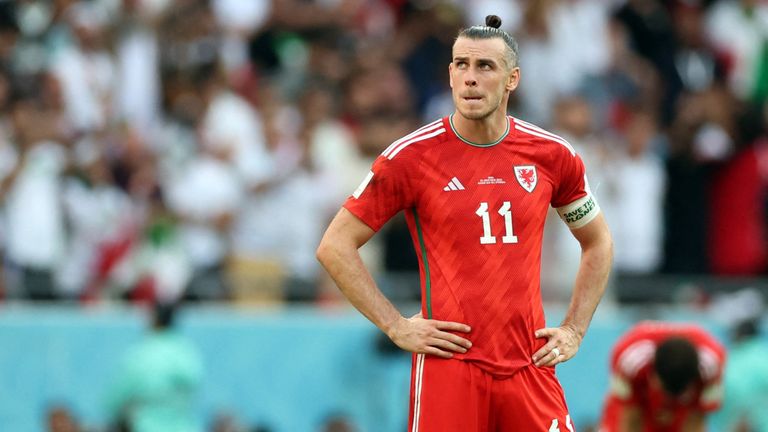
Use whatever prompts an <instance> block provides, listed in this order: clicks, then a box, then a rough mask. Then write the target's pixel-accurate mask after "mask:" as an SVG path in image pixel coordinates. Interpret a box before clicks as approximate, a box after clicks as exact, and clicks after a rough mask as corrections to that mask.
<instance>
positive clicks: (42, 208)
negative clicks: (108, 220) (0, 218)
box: [2, 76, 70, 300]
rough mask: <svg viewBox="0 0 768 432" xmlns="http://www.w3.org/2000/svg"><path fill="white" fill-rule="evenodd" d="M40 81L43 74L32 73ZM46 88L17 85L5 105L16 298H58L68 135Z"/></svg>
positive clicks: (9, 246)
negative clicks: (7, 106) (9, 145)
mask: <svg viewBox="0 0 768 432" xmlns="http://www.w3.org/2000/svg"><path fill="white" fill-rule="evenodd" d="M36 78H37V79H39V80H40V82H44V78H45V77H44V76H43V77H36ZM49 90H51V87H46V86H43V87H38V83H36V82H34V81H32V80H29V81H24V82H20V83H16V86H15V89H14V94H13V96H12V101H11V103H10V125H11V133H12V142H13V147H12V148H11V149H9V150H10V151H9V152H8V153H7V154H6V156H9V157H10V158H11V160H10V161H8V162H11V164H12V166H13V169H12V170H11V171H10V172H9V173H7V175H6V177H5V178H4V180H3V187H2V191H3V195H4V196H3V198H4V210H5V220H4V223H5V229H4V232H5V233H6V235H7V238H6V253H7V255H6V256H7V258H8V261H9V264H10V267H11V268H10V271H12V272H13V274H12V275H11V276H10V277H11V280H10V281H9V291H13V292H14V293H15V294H13V295H14V296H16V297H21V298H27V299H32V300H53V299H56V298H59V297H60V293H59V292H58V289H57V287H56V283H55V280H54V274H55V271H56V269H57V268H58V266H59V265H60V264H61V262H62V258H63V254H64V251H65V242H66V226H65V219H64V208H63V205H62V199H61V190H62V182H63V178H64V175H65V173H66V172H67V170H68V168H69V166H70V157H69V151H68V144H69V141H70V140H69V137H68V133H67V130H66V129H67V128H66V123H65V122H64V119H63V115H62V111H61V108H60V105H59V104H58V103H57V102H56V100H55V99H56V96H55V95H54V94H53V93H52V92H51V91H49Z"/></svg>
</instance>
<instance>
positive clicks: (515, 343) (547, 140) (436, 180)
mask: <svg viewBox="0 0 768 432" xmlns="http://www.w3.org/2000/svg"><path fill="white" fill-rule="evenodd" d="M508 120H509V122H508V127H507V132H506V133H505V134H504V135H503V136H502V138H500V139H499V140H498V141H497V142H495V143H492V144H487V145H478V144H474V143H471V142H469V141H467V140H465V139H463V138H462V137H461V136H460V135H459V134H458V133H457V132H456V131H455V129H454V128H453V125H452V121H451V118H450V117H445V118H443V119H440V120H437V121H435V122H433V123H430V124H428V125H426V126H424V127H422V128H421V129H418V130H416V131H415V132H413V133H411V134H409V135H406V136H405V137H403V138H401V139H399V140H397V141H395V142H394V143H392V145H390V146H389V147H388V148H387V149H386V150H385V151H384V152H383V153H382V154H381V156H379V157H378V158H377V159H376V161H375V162H374V164H373V167H372V169H371V172H370V173H369V174H368V176H367V177H366V178H365V180H364V181H363V182H362V184H361V185H360V187H358V189H357V190H356V191H355V192H354V194H353V195H352V196H351V197H350V198H349V199H348V200H347V201H346V202H345V204H344V207H345V208H346V209H347V210H349V211H350V212H351V213H352V214H354V215H355V216H357V217H358V218H359V219H360V220H362V221H363V222H364V223H365V224H367V225H368V226H370V227H371V228H372V229H373V230H375V231H378V230H379V229H380V228H381V226H382V225H384V223H385V222H387V221H388V220H389V219H390V218H391V217H392V216H394V215H395V214H396V213H397V212H399V211H400V210H405V214H406V220H407V223H408V227H409V229H410V233H411V237H412V239H413V243H414V247H415V249H416V252H417V255H418V257H419V266H420V275H421V298H422V313H423V315H424V316H425V317H428V318H433V319H438V320H446V321H456V322H461V323H466V324H468V325H470V326H471V327H472V332H471V334H470V335H469V336H468V337H469V339H470V340H471V341H472V344H473V345H472V348H471V349H470V350H469V351H468V352H467V353H466V354H455V355H454V358H457V359H463V360H466V361H472V362H476V363H477V365H478V366H479V367H481V368H483V369H484V370H486V371H488V372H489V373H492V374H495V375H499V376H508V375H511V374H513V373H514V372H515V371H516V370H518V369H519V368H521V367H524V366H527V365H529V364H531V356H532V355H533V353H534V352H535V351H536V350H537V349H538V348H540V347H541V346H542V345H543V344H544V343H545V340H543V339H536V338H535V337H534V331H535V330H536V329H539V328H542V327H544V326H545V319H544V311H543V307H542V304H541V293H540V287H539V276H540V266H541V242H542V236H543V231H544V220H545V218H546V216H547V210H548V208H549V206H550V205H552V206H553V207H555V208H557V209H558V212H559V214H560V216H561V217H562V218H563V219H564V220H565V221H566V223H568V224H569V225H570V226H571V227H574V228H578V227H580V226H582V225H584V224H586V223H587V222H589V221H590V220H592V218H594V217H595V215H597V213H598V212H599V207H598V206H597V203H596V202H595V200H594V199H593V198H592V194H591V193H590V191H589V187H588V185H587V180H586V175H585V169H584V164H583V163H582V161H581V159H580V158H579V156H578V155H577V154H576V152H575V151H574V150H573V148H572V147H571V146H570V144H568V142H566V141H565V140H564V139H562V138H560V137H558V136H556V135H554V134H551V133H549V132H547V131H545V130H543V129H540V128H538V127H536V126H534V125H531V124H530V123H526V122H523V121H521V120H519V119H516V118H512V117H509V118H508Z"/></svg>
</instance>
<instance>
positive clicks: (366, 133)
mask: <svg viewBox="0 0 768 432" xmlns="http://www.w3.org/2000/svg"><path fill="white" fill-rule="evenodd" d="M488 13H494V14H497V15H499V16H501V17H502V19H503V25H502V28H504V29H506V30H507V31H509V32H510V33H511V34H513V35H514V36H515V37H516V38H517V39H518V41H519V44H520V65H521V68H522V83H521V86H520V88H519V89H518V91H517V92H515V93H514V94H513V97H512V99H513V100H512V102H511V106H510V113H511V114H512V115H514V116H517V117H520V118H523V119H525V120H528V121H530V122H533V123H536V124H538V125H540V126H542V127H545V128H547V129H549V130H552V131H554V132H556V133H558V134H559V135H561V136H563V137H565V138H567V139H568V140H569V141H570V142H571V144H573V146H574V147H575V148H576V149H577V151H578V152H579V153H580V154H581V155H582V157H583V158H584V160H585V163H586V165H587V169H588V172H589V174H590V183H591V185H592V189H593V191H595V193H596V195H597V197H598V199H599V201H600V203H601V206H602V208H603V209H604V211H605V214H606V217H607V219H608V221H609V224H610V225H611V228H612V231H613V234H614V237H615V246H616V248H615V250H616V269H617V271H618V272H619V273H620V274H656V273H687V274H688V273H702V274H720V275H746V276H749V275H761V274H764V273H765V271H766V269H767V268H768V265H767V264H768V241H766V239H768V233H767V232H766V222H767V221H768V219H767V218H766V210H768V200H766V187H768V104H766V99H767V98H768V2H765V1H761V0H719V1H717V0H709V1H707V0H698V1H697V0H669V1H662V0H625V1H622V0H580V1H574V0H538V1H530V0H529V1H525V0H518V1H502V0H469V1H458V0H279V1H277V0H275V1H269V0H258V1H239V0H208V1H205V0H90V1H88V0H80V1H75V0H54V1H42V0H21V1H0V200H1V201H0V208H2V223H1V224H0V227H1V228H0V249H1V250H2V254H3V277H2V281H3V284H2V293H3V296H4V297H5V298H9V299H35V300H51V299H65V300H74V301H86V302H88V301H96V300H99V299H126V300H134V301H141V300H162V301H176V300H184V301H194V300H229V299H235V300H239V301H244V302H259V301H273V300H275V301H281V300H309V301H323V300H324V299H327V298H331V297H333V294H331V293H332V292H333V290H332V289H331V288H327V287H329V286H330V284H329V283H328V281H325V280H324V279H323V278H322V276H321V274H322V273H321V272H320V269H319V266H318V264H317V262H316V260H315V258H314V250H315V247H316V245H317V243H318V241H319V238H320V236H321V235H322V231H323V229H324V227H325V225H326V224H327V222H328V221H329V220H330V218H331V217H332V216H333V214H334V213H335V212H336V211H337V209H338V208H339V206H340V205H341V203H342V202H343V200H344V199H345V197H346V196H348V194H349V193H350V192H351V191H352V190H354V189H355V187H356V186H357V184H358V182H359V181H360V180H361V179H362V178H363V177H364V175H365V173H366V172H367V171H368V169H369V166H370V164H371V162H372V161H373V159H375V157H376V156H377V155H378V154H379V153H380V152H381V151H382V150H383V149H384V148H386V147H387V146H388V145H389V144H390V143H391V142H392V141H394V140H395V139H397V138H398V137H400V136H402V135H404V134H406V133H408V132H409V131H411V130H413V129H415V128H417V127H418V126H420V125H422V124H424V123H426V122H428V121H432V120H434V119H436V118H439V117H441V116H444V115H447V114H449V113H450V112H452V100H451V96H450V91H449V88H448V85H447V76H448V74H447V65H448V63H449V61H450V58H451V45H452V43H453V40H454V37H455V35H456V33H457V31H458V29H460V28H462V27H465V26H469V25H474V24H480V23H483V22H484V17H485V15H486V14H488ZM561 225H562V224H559V225H558V224H553V225H552V226H551V227H549V229H548V235H547V237H546V238H547V239H548V240H547V244H546V246H545V255H544V259H545V263H544V266H545V268H553V267H552V266H553V265H556V266H557V268H569V267H570V268H571V269H575V266H576V265H577V260H578V252H576V253H574V248H577V247H578V246H577V244H575V242H573V241H572V240H571V239H568V238H567V236H566V235H564V232H565V228H564V227H562V226H561ZM404 233H405V230H404V229H403V221H400V220H395V221H393V222H392V223H391V224H390V225H389V226H388V227H387V228H386V229H385V231H384V232H383V233H382V235H380V236H377V237H376V240H375V244H374V245H372V247H370V248H368V249H367V250H366V257H365V258H366V259H367V260H369V261H370V264H371V265H372V267H373V268H374V269H377V271H379V272H381V274H387V275H393V276H392V277H391V278H389V279H388V280H389V284H387V282H386V281H385V282H383V286H384V287H385V289H388V290H395V289H396V288H395V286H399V285H401V283H400V282H399V279H398V278H397V275H398V274H401V273H403V272H405V273H407V272H409V271H413V270H414V269H415V268H416V267H415V266H416V261H415V258H414V256H413V251H412V246H411V243H410V240H408V239H407V238H404V235H406V236H407V234H404ZM547 261H549V262H550V263H551V264H550V265H549V266H548V264H547ZM574 271H575V270H574ZM555 273H557V274H553V275H544V278H543V282H544V284H545V288H547V287H553V288H552V289H553V290H554V291H555V292H557V287H558V286H561V285H564V284H567V281H568V280H570V279H571V277H570V276H568V272H565V271H563V272H555ZM563 275H564V276H563ZM385 279H386V278H385ZM411 283H416V282H415V281H414V282H411ZM547 289H548V288H547ZM409 292H410V294H405V295H411V296H414V297H415V296H417V295H418V292H414V290H410V291H409ZM390 294H391V293H390Z"/></svg>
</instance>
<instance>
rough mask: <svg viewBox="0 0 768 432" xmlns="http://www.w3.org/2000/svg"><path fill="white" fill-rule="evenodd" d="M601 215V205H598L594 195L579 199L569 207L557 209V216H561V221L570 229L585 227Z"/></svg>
mask: <svg viewBox="0 0 768 432" xmlns="http://www.w3.org/2000/svg"><path fill="white" fill-rule="evenodd" d="M599 213H600V205H598V204H597V200H596V199H595V198H594V197H593V196H592V194H587V196H585V197H583V198H579V199H577V200H576V201H574V202H572V203H570V204H568V205H565V206H563V207H558V208H557V214H559V215H560V219H562V220H563V222H565V224H566V225H568V228H570V229H575V228H581V227H583V226H584V225H586V224H588V223H589V222H590V221H591V220H592V219H594V218H595V216H597V215H598V214H599Z"/></svg>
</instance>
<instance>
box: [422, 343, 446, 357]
mask: <svg viewBox="0 0 768 432" xmlns="http://www.w3.org/2000/svg"><path fill="white" fill-rule="evenodd" d="M422 352H423V353H424V354H429V355H433V356H436V357H440V358H446V359H448V358H451V357H453V354H452V353H450V352H448V351H443V350H441V349H440V348H437V347H433V346H428V347H426V348H424V349H423V350H422Z"/></svg>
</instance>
